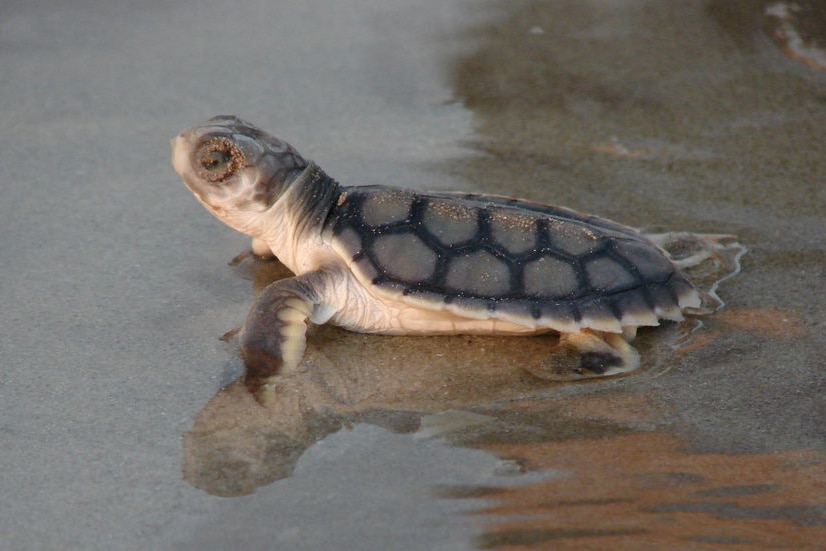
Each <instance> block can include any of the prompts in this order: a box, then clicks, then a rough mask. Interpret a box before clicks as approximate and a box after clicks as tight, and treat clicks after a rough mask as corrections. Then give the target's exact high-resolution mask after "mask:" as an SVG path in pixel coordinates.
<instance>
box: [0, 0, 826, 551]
mask: <svg viewBox="0 0 826 551" xmlns="http://www.w3.org/2000/svg"><path fill="white" fill-rule="evenodd" d="M799 4H800V3H799ZM800 5H801V6H802V8H801V9H804V10H807V9H808V10H814V12H817V10H819V9H822V8H821V7H820V4H819V3H802V4H800ZM818 13H819V12H818ZM471 14H472V15H471ZM776 14H780V15H783V14H786V12H784V11H783V10H782V9H780V8H778V7H776V6H775V8H774V9H773V10H772V11H771V12H770V13H769V15H766V12H765V10H764V5H763V3H760V2H749V1H745V0H741V1H738V2H709V3H708V4H706V5H705V6H701V5H696V4H691V5H684V3H679V2H667V3H639V2H615V3H612V4H610V5H606V4H604V3H602V4H598V3H582V2H552V3H531V2H509V3H507V4H501V3H487V2H428V1H424V0H419V1H415V2H396V1H393V2H382V3H371V4H364V3H355V2H343V3H342V2H337V3H327V2H320V1H313V2H298V1H295V2H293V1H290V2H279V3H278V4H277V5H276V6H270V5H269V3H266V2H242V3H233V4H231V5H230V4H222V3H211V2H207V3H203V2H202V3H198V4H195V3H189V2H179V3H176V4H175V5H174V7H170V6H167V5H164V4H160V3H155V5H151V6H147V5H144V6H143V7H141V8H140V9H138V8H137V6H133V7H130V6H126V5H122V6H113V5H111V4H110V3H105V2H99V3H98V5H93V4H90V3H88V2H84V3H81V2H69V3H62V4H61V5H60V7H55V6H50V5H48V4H46V3H27V4H25V5H22V4H21V5H15V6H12V7H7V8H4V9H3V10H0V67H1V68H2V69H0V85H1V86H2V90H3V93H2V94H0V106H2V110H0V126H1V127H2V128H3V129H4V132H3V133H2V135H0V177H2V181H3V184H2V186H0V193H2V201H0V228H2V232H0V250H2V252H3V256H4V258H5V259H6V262H4V263H3V266H2V267H0V270H2V277H0V289H2V293H0V300H2V306H3V315H2V317H0V329H2V332H3V335H4V339H3V342H2V344H0V351H2V358H3V362H2V364H3V369H2V377H0V404H2V412H3V415H2V430H0V438H2V442H1V443H0V444H1V446H0V450H1V451H0V463H2V465H3V475H2V477H0V494H1V495H2V496H3V503H2V505H0V538H2V542H3V545H2V546H3V547H4V548H9V549H32V548H37V549H67V548H68V549H138V548H141V549H143V548H153V549H210V548H212V549H221V548H226V547H228V546H243V547H245V548H248V549H271V548H277V549H345V548H361V549H376V550H379V549H382V550H385V549H419V548H421V549H436V548H438V549H457V550H458V549H474V548H497V549H505V548H517V546H520V547H518V548H542V547H543V546H547V545H549V544H550V543H549V542H552V543H553V545H554V546H555V547H554V548H560V549H564V548H577V549H582V548H589V546H590V548H605V547H606V546H608V547H611V548H615V549H636V548H639V545H640V542H646V543H648V544H649V545H650V546H651V548H655V549H674V548H709V549H713V548H717V547H718V546H725V547H726V548H728V549H748V548H754V547H759V546H763V547H765V546H771V545H778V546H779V545H789V546H793V547H795V548H816V542H820V541H822V540H823V537H824V535H825V534H824V531H826V528H824V525H826V498H824V497H823V496H824V495H826V493H824V485H826V463H824V456H823V449H824V444H826V433H825V432H824V428H823V427H824V426H823V423H822V422H821V421H822V419H823V418H824V414H826V399H824V398H823V389H824V387H826V378H825V377H824V367H826V336H824V332H823V330H822V328H823V325H824V322H826V314H824V312H826V277H824V276H825V275H826V274H824V267H825V266H826V258H824V254H823V245H822V243H823V240H824V238H825V237H826V182H824V174H826V172H824V159H826V145H824V141H823V139H822V129H823V127H824V123H826V103H824V101H823V99H824V97H826V96H824V90H826V73H823V72H820V71H818V69H817V67H816V66H815V65H813V64H812V63H811V62H807V60H801V56H800V55H799V51H796V50H794V51H793V50H790V49H789V48H788V47H787V46H788V36H789V35H788V32H790V31H789V29H792V30H794V29H795V28H797V27H795V25H796V24H797V23H796V21H795V20H794V19H793V16H794V14H793V13H792V14H791V15H789V14H786V15H784V17H786V16H788V17H787V19H788V21H786V20H780V19H778V15H776ZM772 18H774V19H772ZM778 28H781V29H783V32H784V33H786V34H782V33H781V34H778V31H777V29H778ZM801 32H803V33H804V36H805V38H807V40H809V41H810V42H811V43H813V44H815V45H817V44H822V43H823V42H818V40H822V37H823V36H824V34H825V33H824V30H823V29H818V28H816V27H815V28H810V27H808V26H807V27H806V28H804V29H802V30H801ZM784 37H785V38H784ZM784 40H786V42H784ZM217 113H236V114H239V115H241V116H243V117H245V118H247V119H249V120H251V121H254V122H256V123H257V124H259V125H260V126H262V127H263V128H266V129H268V130H271V131H272V132H273V133H275V134H276V135H278V136H280V137H282V138H284V139H286V140H288V141H290V142H291V143H292V144H293V145H295V146H296V147H297V148H298V149H299V151H301V152H302V153H304V154H306V155H307V156H308V157H310V158H313V159H314V160H315V161H317V162H318V163H319V164H321V165H322V166H323V167H324V168H325V170H326V171H327V172H328V173H330V174H331V175H333V176H334V177H336V178H337V179H339V180H340V181H342V182H344V183H347V184H377V183H389V184H393V185H403V186H409V187H417V188H422V189H424V188H434V189H463V190H474V191H483V192H491V193H497V194H505V195H517V196H522V197H526V198H529V199H534V200H540V201H546V202H553V203H556V204H563V205H566V206H569V207H573V208H576V209H579V210H584V211H589V212H594V213H598V214H601V215H604V216H608V217H611V218H614V219H616V220H618V221H621V222H624V223H627V224H630V225H634V226H637V227H641V228H644V229H646V230H649V231H666V230H687V231H696V232H712V233H732V234H737V235H738V239H739V240H740V241H741V242H742V243H743V244H744V245H746V246H747V247H748V249H749V253H748V255H747V256H745V257H744V259H743V265H742V272H741V273H740V274H739V275H738V276H736V277H735V278H733V279H730V280H728V281H726V282H725V283H724V284H723V285H722V286H721V288H720V295H721V296H722V298H723V299H724V300H725V301H726V302H727V306H726V308H725V309H724V310H722V311H721V312H719V313H718V314H716V315H715V316H712V317H709V318H707V319H705V320H704V324H705V325H704V327H703V328H702V329H701V330H700V331H699V332H697V333H696V334H695V338H694V340H693V341H692V342H691V344H690V345H687V346H684V347H682V348H679V349H676V350H675V349H674V348H672V347H671V346H670V343H672V342H673V337H674V333H675V328H674V327H665V328H663V329H662V330H652V331H645V332H644V333H643V334H642V335H641V337H640V341H639V348H640V350H641V351H642V353H643V367H642V369H641V371H640V372H638V373H634V374H632V375H630V376H626V377H622V378H618V379H611V380H597V381H590V382H582V383H576V384H559V383H556V382H552V381H551V382H549V381H543V380H541V379H537V378H536V377H533V376H532V375H531V374H530V373H529V372H526V371H525V370H524V369H522V368H523V367H524V364H525V362H526V357H527V356H530V357H531V358H533V357H534V356H536V357H538V356H540V355H541V353H542V349H543V346H544V343H543V342H542V341H540V340H537V339H525V340H519V339H490V338H487V339H486V338H481V337H472V338H471V337H451V338H442V339H417V338H381V337H367V336H363V335H355V334H351V333H346V332H344V331H340V330H338V329H335V328H319V329H318V330H316V331H315V332H314V333H313V334H312V336H311V339H310V349H309V352H308V357H307V361H306V362H305V367H306V369H305V370H304V371H302V373H301V374H300V376H298V377H296V378H295V379H294V380H291V381H289V382H286V383H285V385H284V386H283V387H282V388H281V389H280V390H279V393H280V394H277V395H276V396H274V399H273V400H272V401H271V402H270V403H268V404H266V407H263V406H262V405H260V404H257V403H255V402H254V401H251V398H250V396H249V395H248V394H246V393H245V392H244V391H243V389H242V388H241V387H240V386H239V385H238V384H235V383H233V381H234V380H235V379H236V378H237V377H238V376H239V375H240V374H241V371H242V366H241V364H240V361H239V359H238V357H237V349H236V346H235V344H234V343H233V342H231V341H230V342H223V341H220V340H219V337H220V336H221V335H223V334H224V333H226V332H227V331H229V330H231V329H233V328H235V327H237V326H238V325H239V324H240V323H241V322H242V320H243V318H244V316H245V314H246V311H247V309H248V308H249V305H250V304H251V302H252V300H253V296H254V293H255V290H256V288H259V287H260V285H261V284H262V283H264V282H266V281H270V280H272V279H273V278H277V277H283V276H285V275H286V274H285V273H284V272H283V270H280V269H279V267H278V265H277V264H276V263H269V264H267V263H261V262H252V261H246V262H244V263H242V264H241V265H238V266H229V265H228V264H227V263H228V261H229V260H230V259H232V258H233V257H234V256H235V255H236V254H238V253H239V252H241V251H243V250H244V249H245V248H247V247H248V240H247V239H246V238H245V237H244V236H241V235H237V234H234V233H233V232H232V231H231V230H229V229H227V228H225V227H223V226H222V225H221V224H220V223H219V222H217V221H215V220H213V219H212V218H211V217H210V216H209V215H208V214H207V213H206V212H205V211H204V210H203V208H202V207H201V206H200V205H198V204H197V202H196V201H195V200H194V199H193V198H192V196H191V195H190V194H189V192H188V191H186V189H185V188H184V186H183V185H182V184H181V182H180V181H179V180H178V178H177V176H176V175H175V174H174V173H173V172H172V169H171V167H170V165H169V146H168V140H169V138H171V137H172V136H174V135H175V134H176V133H177V132H179V131H180V130H182V129H183V128H185V127H187V126H190V125H192V124H195V123H197V122H199V121H201V120H203V119H205V118H207V117H209V116H212V115H214V114H217ZM399 366H402V367H399ZM222 388H223V390H222ZM231 496H232V497H231ZM468 513H473V514H468Z"/></svg>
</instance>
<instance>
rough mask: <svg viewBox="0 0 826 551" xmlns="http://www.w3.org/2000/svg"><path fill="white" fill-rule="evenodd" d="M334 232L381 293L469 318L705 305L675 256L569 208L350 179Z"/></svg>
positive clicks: (624, 315)
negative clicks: (352, 184) (366, 183)
mask: <svg viewBox="0 0 826 551" xmlns="http://www.w3.org/2000/svg"><path fill="white" fill-rule="evenodd" d="M327 231H328V232H331V234H332V240H331V241H332V245H333V247H334V249H335V250H336V251H337V252H338V253H339V254H340V255H341V256H342V257H344V258H345V259H348V260H349V262H350V267H351V269H352V270H353V272H354V273H355V275H356V276H357V277H358V278H359V280H360V281H361V282H362V283H363V284H365V286H367V287H368V288H371V289H373V290H374V292H376V293H377V294H378V295H380V296H385V297H395V298H399V299H401V300H403V301H405V302H408V303H412V304H415V305H417V306H419V307H422V308H428V309H448V310H451V311H453V312H455V313H456V314H458V315H461V316H465V317H471V318H479V319H490V318H498V319H504V320H508V321H511V322H514V323H517V324H519V325H523V326H526V327H533V328H549V329H555V330H558V331H566V332H572V331H578V330H579V329H581V328H586V327H587V328H591V329H595V330H600V331H610V332H620V331H622V328H623V327H628V326H640V325H657V324H658V323H659V319H672V320H681V319H682V312H681V308H684V307H687V306H699V304H700V299H699V295H698V294H697V291H696V290H695V289H694V286H693V285H692V284H691V283H690V282H689V281H688V280H687V279H686V278H685V276H683V274H682V273H680V271H679V269H678V268H677V267H676V265H675V264H674V263H673V262H672V261H671V259H670V258H669V257H668V256H667V254H666V253H665V252H664V251H663V250H661V249H660V248H659V247H658V246H657V245H655V244H654V243H652V242H651V241H649V240H648V239H646V238H645V237H644V236H642V235H641V234H640V233H639V232H638V231H637V230H634V229H632V228H629V227H626V226H622V225H620V224H617V223H615V222H611V221H609V220H606V219H603V218H599V217H596V216H591V215H586V214H581V213H578V212H575V211H572V210H569V209H565V208H561V207H554V206H550V205H544V204H540V203H533V202H529V201H522V200H518V199H510V198H505V197H497V196H486V195H473V194H460V193H420V192H415V191H411V190H404V189H396V188H389V187H383V186H365V187H349V188H343V193H342V194H341V196H340V197H339V201H338V204H337V206H336V208H334V209H333V210H332V211H331V213H330V216H329V218H328V220H327ZM328 235H330V233H328Z"/></svg>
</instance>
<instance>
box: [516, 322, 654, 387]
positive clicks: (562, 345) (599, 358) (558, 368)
mask: <svg viewBox="0 0 826 551" xmlns="http://www.w3.org/2000/svg"><path fill="white" fill-rule="evenodd" d="M639 366H640V355H639V352H637V350H636V349H635V348H634V347H633V346H631V345H630V344H628V341H626V340H625V339H624V338H623V336H622V335H620V334H617V333H606V332H602V331H592V330H590V329H583V330H582V331H579V332H576V333H562V334H561V335H560V336H559V344H557V345H556V346H555V347H554V349H553V352H552V354H551V355H550V356H548V358H546V359H545V361H544V362H542V363H541V364H540V365H532V366H526V368H525V369H526V371H528V372H529V373H531V374H532V375H534V376H536V377H538V378H540V379H544V380H576V379H583V378H590V377H604V376H608V375H618V374H620V373H628V372H629V371H634V370H635V369H637V368H638V367H639Z"/></svg>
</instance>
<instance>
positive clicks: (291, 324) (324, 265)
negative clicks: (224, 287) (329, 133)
mask: <svg viewBox="0 0 826 551" xmlns="http://www.w3.org/2000/svg"><path fill="white" fill-rule="evenodd" d="M172 149H173V165H174V167H175V170H176V171H177V172H178V173H179V174H180V175H181V177H182V178H183V180H184V182H185V183H186V185H187V186H188V187H189V189H190V190H191V191H192V192H193V193H194V194H195V196H196V197H197V198H198V199H199V201H200V202H201V203H202V204H203V205H204V206H205V207H206V208H207V210H209V211H210V212H212V213H213V214H214V215H215V216H216V217H217V218H219V219H220V220H222V221H223V222H225V223H226V224H228V225H229V226H230V227H233V228H235V229H236V230H239V231H241V232H243V233H246V234H248V235H251V236H252V237H253V251H254V252H255V253H256V254H258V255H260V256H273V255H274V256H276V257H278V259H279V260H280V261H281V262H283V263H284V264H285V265H286V266H287V267H288V268H289V269H290V270H292V271H293V273H295V274H296V276H295V277H292V278H288V279H284V280H281V281H277V282H274V283H272V284H271V285H270V286H269V287H267V288H266V289H265V290H264V292H262V293H261V295H260V296H259V297H258V299H257V301H256V303H255V305H254V306H253V308H252V310H251V311H250V314H249V315H248V317H247V319H246V321H245V323H244V327H243V330H242V332H241V337H240V338H241V346H242V351H243V354H244V357H245V363H246V365H247V369H248V376H249V374H251V373H252V374H254V378H256V379H259V380H260V379H266V378H267V377H270V376H272V375H277V374H283V373H289V372H291V371H294V370H295V369H296V368H297V366H298V365H299V363H300V360H301V357H302V355H303V353H304V348H305V333H306V328H307V322H312V323H317V324H320V323H327V322H330V323H333V324H336V325H339V326H342V327H344V328H347V329H350V330H354V331H360V332H369V333H383V334H430V335H432V334H457V333H465V334H468V333H474V334H512V335H520V334H521V335H529V334H537V333H544V332H550V331H555V332H558V333H560V334H562V335H563V336H564V337H565V338H566V340H567V341H568V342H570V343H572V344H573V345H575V346H576V347H577V348H578V349H579V350H580V352H581V359H582V366H583V368H585V369H589V370H591V371H593V372H595V373H598V374H613V373H619V372H625V371H629V370H632V369H635V368H636V367H637V366H638V364H639V360H638V355H637V353H636V351H635V350H634V349H633V348H632V347H631V346H630V345H629V344H628V341H629V340H630V339H632V338H633V336H634V335H635V332H636V329H637V327H640V326H653V325H658V324H659V323H660V320H663V319H665V320H674V321H681V320H682V319H683V310H684V309H686V308H697V307H699V306H700V305H701V299H700V296H699V294H698V292H697V291H696V289H695V288H694V286H693V285H692V284H691V283H690V282H689V281H688V279H687V278H686V277H685V276H684V275H683V274H682V273H681V271H680V269H679V268H678V267H677V265H676V264H675V263H674V262H673V261H672V260H671V259H670V258H669V256H668V255H667V253H665V252H664V251H663V250H662V249H661V248H660V247H659V246H658V245H656V244H655V243H654V242H652V241H651V240H649V239H648V238H646V237H645V236H643V235H642V234H640V233H639V232H638V231H637V230H635V229H632V228H629V227H626V226H623V225H620V224H617V223H615V222H612V221H609V220H606V219H603V218H599V217H596V216H591V215H586V214H581V213H578V212H575V211H572V210H569V209H566V208H561V207H555V206H550V205H544V204H540V203H534V202H529V201H523V200H518V199H510V198H505V197H498V196H487V195H473V194H462V193H444V192H442V193H426V192H419V191H411V190H406V189H399V188H394V187H387V186H369V187H345V186H341V185H339V184H338V183H337V182H335V181H334V180H333V179H331V178H330V177H328V176H327V175H326V174H325V173H324V172H323V171H322V170H321V169H320V168H319V167H318V166H317V165H315V164H314V163H312V162H309V161H305V160H304V159H303V158H302V157H301V156H300V155H299V154H298V153H297V152H296V151H295V149H293V148H292V147H291V146H290V145H289V144H287V143H285V142H283V141H281V140H279V139H277V138H274V137H273V136H270V135H269V134H267V133H265V132H263V131H262V130H260V129H258V128H256V127H255V126H253V125H251V124H249V123H247V122H245V121H243V120H241V119H238V118H236V117H231V116H219V117H214V118H212V119H210V120H209V121H207V122H206V123H204V124H203V125H202V126H197V127H194V128H192V129H190V130H187V131H185V132H183V133H181V134H180V135H179V136H178V137H177V138H175V139H174V140H173V141H172Z"/></svg>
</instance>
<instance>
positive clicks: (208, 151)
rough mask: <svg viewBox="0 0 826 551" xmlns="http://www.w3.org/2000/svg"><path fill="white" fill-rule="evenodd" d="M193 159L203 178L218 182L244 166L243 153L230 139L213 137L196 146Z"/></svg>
mask: <svg viewBox="0 0 826 551" xmlns="http://www.w3.org/2000/svg"><path fill="white" fill-rule="evenodd" d="M195 161H196V163H197V168H198V172H199V173H200V175H201V177H202V178H203V179H204V180H207V181H208V182H220V181H222V180H225V179H226V178H228V177H229V176H232V175H233V174H235V172H236V171H237V170H238V169H239V168H241V167H242V166H244V155H243V153H241V150H240V149H238V146H236V145H235V144H234V143H232V141H230V140H228V139H226V138H214V139H212V140H209V141H207V142H204V143H203V144H202V145H201V147H200V148H198V151H197V153H196V158H195Z"/></svg>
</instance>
